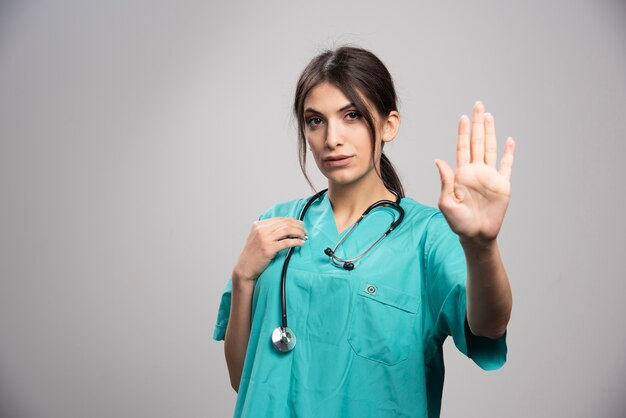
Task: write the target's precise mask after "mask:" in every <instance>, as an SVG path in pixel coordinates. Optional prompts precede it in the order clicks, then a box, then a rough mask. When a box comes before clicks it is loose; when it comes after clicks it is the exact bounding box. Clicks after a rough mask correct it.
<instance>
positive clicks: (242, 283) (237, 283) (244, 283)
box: [231, 270, 255, 290]
mask: <svg viewBox="0 0 626 418" xmlns="http://www.w3.org/2000/svg"><path fill="white" fill-rule="evenodd" d="M231 277H232V281H233V288H235V287H236V288H237V289H241V290H246V289H252V288H254V282H255V279H254V278H250V277H249V275H246V274H242V273H241V272H240V271H238V270H233V272H232V276H231Z"/></svg>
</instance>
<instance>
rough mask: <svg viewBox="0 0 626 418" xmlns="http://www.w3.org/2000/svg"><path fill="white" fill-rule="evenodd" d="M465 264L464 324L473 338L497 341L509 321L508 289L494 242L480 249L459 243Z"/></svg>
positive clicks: (510, 303)
mask: <svg viewBox="0 0 626 418" xmlns="http://www.w3.org/2000/svg"><path fill="white" fill-rule="evenodd" d="M461 245H462V247H463V251H464V252H465V260H466V262H467V322H468V325H469V327H470V329H471V331H472V333H473V334H474V335H478V336H482V337H489V338H492V339H496V338H498V337H500V336H502V334H504V331H505V330H506V326H507V324H508V323H509V319H510V317H511V307H512V305H513V297H512V294H511V286H510V284H509V279H508V277H507V274H506V271H505V269H504V264H503V263H502V259H501V258H500V250H499V248H498V244H497V242H496V241H495V240H493V241H491V242H489V243H487V244H483V245H479V244H475V243H473V242H471V241H465V240H463V239H461Z"/></svg>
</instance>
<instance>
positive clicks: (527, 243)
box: [0, 0, 626, 418]
mask: <svg viewBox="0 0 626 418" xmlns="http://www.w3.org/2000/svg"><path fill="white" fill-rule="evenodd" d="M433 3H434V2H418V1H406V2H404V1H403V2H374V1H367V2H363V1H362V2H342V3H335V2H326V1H317V2H293V1H265V2H248V3H247V4H242V3H238V2H231V3H227V2H219V3H218V2H207V1H189V2H173V1H171V2H165V1H151V2H149V1H147V0H144V1H140V0H130V1H105V2H102V1H101V2H95V1H94V2H83V1H69V0H63V1H56V2H44V1H17V0H14V1H11V0H9V1H7V0H4V1H2V2H0V147H1V148H0V192H1V205H0V257H1V258H0V415H2V416H3V417H26V418H44V417H45V418H56V417H59V418H73V417H92V418H99V417H113V416H115V417H151V418H158V417H208V416H214V417H226V416H230V414H231V411H232V408H233V405H234V400H235V396H234V393H233V392H232V390H231V389H230V387H229V383H228V377H227V372H226V367H225V363H224V360H223V354H222V349H223V348H222V344H221V343H217V342H213V341H211V340H210V335H211V333H212V328H213V324H214V323H215V316H216V310H217V305H218V300H219V296H220V293H221V291H222V288H223V286H224V284H225V282H226V280H227V278H228V276H229V273H230V271H231V268H232V266H233V263H234V261H235V259H236V257H237V255H238V254H239V251H240V250H241V247H242V245H243V242H244V239H245V238H246V236H247V233H248V230H249V227H250V225H251V223H252V221H253V220H254V219H256V217H257V216H258V214H259V213H261V212H262V211H263V210H265V209H266V208H268V207H269V206H270V205H272V204H274V203H276V202H278V201H281V200H287V199H292V198H296V197H302V196H305V195H308V194H309V193H310V190H309V189H308V187H307V185H306V183H305V181H304V179H303V177H302V176H301V174H300V172H299V168H298V164H297V160H296V146H295V129H294V126H293V123H292V121H291V120H290V104H291V99H292V96H293V92H294V86H295V82H296V78H297V76H298V74H299V72H300V71H301V70H302V69H303V67H304V65H305V64H306V63H307V62H308V60H309V59H310V58H311V57H312V56H313V55H314V54H315V53H316V52H318V51H319V50H320V49H322V48H325V47H332V46H336V45H339V44H342V43H345V42H353V43H356V44H359V45H361V46H364V47H366V48H369V49H371V50H372V51H374V52H375V53H377V54H378V55H379V56H380V57H381V59H383V61H384V62H385V63H386V64H387V66H388V67H389V69H390V71H391V73H392V74H393V76H394V78H395V81H396V83H397V89H398V93H399V95H400V98H401V109H400V110H401V113H402V115H403V120H402V127H401V131H400V134H399V136H398V138H397V139H396V141H394V143H393V144H392V145H391V146H390V147H389V148H388V153H389V155H390V158H391V159H392V161H393V162H394V164H396V166H397V167H398V168H399V171H400V173H401V176H402V178H403V180H404V183H405V186H406V188H407V191H408V195H410V196H411V197H413V198H415V199H416V200H418V201H421V202H422V203H425V204H429V205H431V206H436V202H437V197H438V193H439V178H438V173H437V170H436V167H435V165H434V162H433V160H434V159H435V158H444V159H446V160H447V161H448V162H450V163H454V148H455V142H456V122H457V120H458V118H459V116H460V115H461V114H462V113H468V112H470V110H471V105H472V104H473V102H474V101H475V100H477V99H481V100H483V101H484V102H485V104H486V107H487V110H489V111H491V112H492V113H494V115H495V117H496V125H497V133H498V140H499V145H500V151H502V145H503V142H504V139H505V138H506V137H507V136H513V137H514V138H515V139H516V140H517V153H516V161H515V166H514V169H513V177H512V184H513V198H512V201H511V205H510V208H509V211H508V213H507V218H506V221H505V224H504V227H503V230H502V233H501V237H500V244H501V248H502V252H503V257H504V260H505V264H506V266H507V269H508V272H509V275H510V278H511V282H512V286H513V290H514V312H513V318H512V320H511V323H510V327H509V338H508V342H509V358H508V363H507V365H506V366H505V367H504V368H503V369H502V370H500V371H498V372H490V373H487V372H483V371H481V370H480V369H478V368H477V367H476V366H474V365H473V364H472V363H471V362H470V361H468V360H467V359H465V358H463V357H462V355H460V354H459V353H458V352H457V351H455V349H454V347H453V345H452V344H450V343H447V344H446V354H447V377H446V387H445V390H444V401H443V402H444V406H443V416H444V417H520V418H521V417H524V418H525V417H529V416H532V417H576V418H577V417H580V418H583V417H585V418H586V417H591V416H593V417H624V416H626V401H624V399H625V396H624V395H625V394H626V393H625V392H626V391H625V389H624V387H625V385H626V362H625V360H624V359H625V357H624V352H625V350H626V329H625V327H624V322H623V318H624V317H626V307H625V305H624V302H623V299H624V293H625V291H626V285H625V283H624V282H625V280H624V279H625V278H626V275H625V274H624V263H623V262H622V261H623V260H622V261H620V260H621V259H622V257H623V250H624V245H623V238H624V235H625V232H626V231H625V222H624V215H623V214H624V213H625V212H626V208H625V204H624V203H625V198H624V190H626V185H625V182H626V180H625V175H624V168H623V162H624V156H625V155H626V152H625V151H626V138H625V134H624V132H626V129H625V127H624V120H625V117H624V115H626V25H625V24H624V22H625V18H626V5H625V2H624V1H591V0H587V1H580V0H577V1H568V2H539V1H526V2H510V3H509V2H507V3H509V4H506V5H505V4H504V2H495V1H494V2H487V1H474V2H437V4H433ZM310 169H311V172H312V173H313V172H315V171H316V168H315V166H314V165H312V166H311V167H310ZM313 177H314V178H316V179H317V180H318V181H317V185H318V186H323V182H322V181H321V179H320V177H319V176H313Z"/></svg>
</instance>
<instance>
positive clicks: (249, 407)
mask: <svg viewBox="0 0 626 418" xmlns="http://www.w3.org/2000/svg"><path fill="white" fill-rule="evenodd" d="M293 110H294V113H295V116H296V118H297V122H298V136H299V151H300V152H299V155H300V165H301V167H302V171H303V173H304V175H305V177H306V171H305V163H306V157H307V146H308V149H309V150H310V153H311V155H312V157H313V159H314V160H315V163H316V164H317V167H318V168H319V170H320V171H321V173H322V174H323V175H324V176H325V177H326V178H327V179H328V190H327V191H322V192H320V193H317V194H316V195H314V196H312V197H311V196H309V197H306V198H302V199H296V200H292V201H289V202H283V203H279V204H277V205H275V206H274V207H272V208H270V209H269V210H268V211H266V212H265V213H264V214H262V215H261V217H260V218H259V220H257V221H256V222H254V223H253V226H252V229H251V231H250V234H249V236H248V239H247V242H246V243H245V246H244V248H243V250H242V252H241V254H240V256H239V258H238V260H237V261H236V264H235V266H234V268H233V271H232V276H231V279H230V280H229V281H228V283H227V286H226V290H225V291H224V293H223V295H222V299H221V303H220V307H219V312H218V319H217V324H216V326H215V331H214V336H213V337H214V339H216V340H224V342H225V344H224V348H225V357H226V363H227V365H228V371H229V374H230V381H231V385H232V387H233V388H234V389H235V391H237V392H238V396H237V404H236V408H235V417H257V416H262V417H302V418H307V417H320V416H321V417H342V418H346V417H359V418H364V417H377V418H380V417H430V418H432V417H438V416H439V413H440V408H441V394H442V389H443V376H444V364H443V351H442V345H443V342H444V340H445V339H446V337H447V336H452V338H453V340H454V343H455V345H456V347H457V348H458V349H459V350H460V351H461V352H463V353H464V354H465V355H467V356H468V357H469V358H471V359H472V360H473V361H474V362H475V363H476V364H478V366H480V367H481V368H483V369H485V370H492V369H497V368H499V367H501V366H502V365H503V364H504V362H505V360H506V340H505V339H506V327H507V324H508V321H509V317H510V313H511V305H512V297H511V289H510V286H509V281H508V278H507V274H506V272H505V268H504V265H503V263H502V260H501V258H500V253H499V249H498V244H497V236H498V232H499V231H500V227H501V225H502V222H503V219H504V214H505V212H506V209H507V206H508V203H509V199H510V194H511V186H510V182H509V179H510V176H511V167H512V163H513V154H514V149H515V143H514V141H513V139H512V138H508V139H507V141H506V143H505V149H504V155H503V157H502V159H501V160H500V164H499V167H498V166H497V164H496V155H497V153H496V135H495V125H494V117H493V116H492V115H491V114H490V113H486V112H485V108H484V105H483V104H482V103H481V102H476V103H475V104H474V106H473V109H472V116H471V121H470V119H469V118H468V117H467V116H465V115H463V116H461V118H460V120H459V122H458V142H457V148H456V150H457V153H456V171H455V170H453V169H452V168H451V167H450V166H449V165H448V164H447V163H446V162H445V161H443V160H435V164H436V166H437V168H438V171H439V174H440V176H441V197H440V198H439V202H438V206H439V210H438V209H436V208H432V207H429V206H426V205H423V204H420V203H418V202H417V201H415V200H413V199H411V198H408V197H405V196H404V191H403V188H402V185H401V183H400V180H399V178H398V176H397V175H396V173H395V171H394V169H393V166H392V165H391V163H390V161H389V160H388V159H387V157H386V156H385V154H384V153H383V147H384V145H385V144H386V143H387V142H390V141H392V140H393V139H394V138H395V137H396V134H397V133H398V129H399V126H400V114H399V113H398V110H397V106H396V94H395V90H394V86H393V82H392V79H391V76H390V74H389V72H388V71H387V69H386V68H385V66H384V65H383V63H382V62H381V61H380V60H379V59H378V58H377V57H376V56H375V55H373V54H372V53H371V52H369V51H367V50H364V49H361V48H357V47H351V46H343V47H339V48H337V49H334V50H327V51H325V52H323V53H321V54H319V55H318V56H316V57H315V58H313V60H312V61H311V62H310V63H309V65H308V66H307V67H306V68H305V70H304V71H303V73H302V74H301V76H300V79H299V81H298V84H297V88H296V95H295V100H294V109H293ZM307 181H308V178H307ZM309 183H310V182H309ZM372 205H373V206H372ZM287 314H288V316H287ZM287 317H288V320H289V322H288V323H287Z"/></svg>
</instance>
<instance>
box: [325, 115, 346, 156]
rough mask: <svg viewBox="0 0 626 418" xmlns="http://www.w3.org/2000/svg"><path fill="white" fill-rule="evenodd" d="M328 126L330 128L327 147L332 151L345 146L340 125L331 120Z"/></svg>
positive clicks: (327, 130) (327, 134)
mask: <svg viewBox="0 0 626 418" xmlns="http://www.w3.org/2000/svg"><path fill="white" fill-rule="evenodd" d="M327 126H328V128H327V129H326V146H327V147H328V148H330V149H334V148H337V147H338V146H340V145H343V138H342V136H341V135H342V133H341V126H340V124H339V123H336V122H334V121H332V120H329V121H328V125H327Z"/></svg>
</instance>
